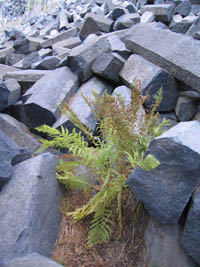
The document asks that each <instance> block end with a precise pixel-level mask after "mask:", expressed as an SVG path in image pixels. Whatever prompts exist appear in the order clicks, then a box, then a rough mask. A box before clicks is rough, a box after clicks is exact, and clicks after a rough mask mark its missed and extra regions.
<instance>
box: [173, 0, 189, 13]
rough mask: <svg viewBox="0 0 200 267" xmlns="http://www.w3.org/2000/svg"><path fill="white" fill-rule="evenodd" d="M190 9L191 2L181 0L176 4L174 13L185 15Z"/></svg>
mask: <svg viewBox="0 0 200 267" xmlns="http://www.w3.org/2000/svg"><path fill="white" fill-rule="evenodd" d="M190 11H191V3H190V1H189V0H184V1H182V2H181V3H180V4H179V5H177V7H176V9H175V13H178V14H180V15H182V16H187V15H188V14H189V13H190Z"/></svg>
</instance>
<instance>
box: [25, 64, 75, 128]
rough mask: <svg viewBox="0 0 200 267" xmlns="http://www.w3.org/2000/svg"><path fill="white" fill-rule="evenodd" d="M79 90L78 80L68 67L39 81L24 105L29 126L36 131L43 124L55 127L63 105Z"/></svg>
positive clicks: (28, 92) (31, 89) (29, 92)
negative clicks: (54, 124)
mask: <svg viewBox="0 0 200 267" xmlns="http://www.w3.org/2000/svg"><path fill="white" fill-rule="evenodd" d="M47 79H48V81H47ZM77 89H78V78H77V76H76V75H74V74H73V73H72V72H71V71H70V69H69V68H67V67H63V68H59V69H57V70H54V71H53V72H52V73H51V74H50V75H48V77H44V78H43V79H41V80H39V81H38V83H35V84H34V85H33V87H32V88H30V91H27V94H26V96H27V95H28V94H30V95H31V96H30V97H29V98H28V100H27V101H26V102H25V105H24V109H25V114H26V117H27V120H28V125H27V126H28V127H29V128H30V129H31V130H32V131H34V129H35V127H37V126H40V125H42V124H47V125H50V126H51V125H53V123H54V122H55V121H56V119H58V118H59V116H60V114H61V110H60V109H61V108H62V107H63V104H65V102H66V101H67V99H69V98H70V97H71V96H72V95H73V94H74V93H75V92H76V90H77Z"/></svg>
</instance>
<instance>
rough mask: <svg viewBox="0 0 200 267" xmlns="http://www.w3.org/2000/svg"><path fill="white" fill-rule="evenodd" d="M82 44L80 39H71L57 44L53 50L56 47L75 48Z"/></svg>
mask: <svg viewBox="0 0 200 267" xmlns="http://www.w3.org/2000/svg"><path fill="white" fill-rule="evenodd" d="M80 44H81V40H80V38H79V37H71V38H68V39H66V40H63V41H60V42H57V43H56V44H55V45H53V46H52V48H53V49H54V47H64V48H74V47H76V46H78V45H80Z"/></svg>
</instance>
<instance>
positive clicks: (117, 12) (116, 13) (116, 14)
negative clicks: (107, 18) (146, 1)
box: [112, 7, 127, 20]
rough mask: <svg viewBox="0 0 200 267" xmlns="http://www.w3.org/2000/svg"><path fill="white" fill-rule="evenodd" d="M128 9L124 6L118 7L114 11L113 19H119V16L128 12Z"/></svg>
mask: <svg viewBox="0 0 200 267" xmlns="http://www.w3.org/2000/svg"><path fill="white" fill-rule="evenodd" d="M126 13H127V12H126V10H125V9H124V8H122V7H116V8H114V9H113V11H112V19H113V20H116V19H118V18H119V17H121V16H122V15H124V14H126Z"/></svg>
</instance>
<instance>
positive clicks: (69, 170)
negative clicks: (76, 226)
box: [37, 82, 168, 247]
mask: <svg viewBox="0 0 200 267" xmlns="http://www.w3.org/2000/svg"><path fill="white" fill-rule="evenodd" d="M140 92H141V88H140V83H139V82H138V83H137V84H136V86H135V87H132V88H131V101H130V104H129V105H126V104H125V101H124V99H123V98H122V97H121V96H120V95H116V96H112V95H109V94H108V93H107V92H105V93H104V94H103V95H102V97H99V96H98V95H97V94H95V93H94V97H95V100H94V101H92V100H90V99H88V98H86V97H84V96H83V98H84V99H85V101H86V102H87V104H88V105H89V106H90V108H91V109H92V111H93V112H94V114H95V117H96V119H97V121H98V127H99V129H98V130H99V133H100V136H93V135H92V132H91V131H90V129H89V128H87V127H86V126H85V125H83V124H82V123H81V122H80V120H79V118H78V117H77V116H76V114H75V113H74V112H73V111H72V110H71V109H70V106H69V105H68V106H66V108H65V111H66V112H67V113H68V117H70V120H71V121H72V122H73V123H74V125H75V126H77V127H78V128H79V129H80V130H81V131H82V132H84V133H85V134H86V135H87V136H88V139H89V140H90V141H91V142H92V143H93V146H91V147H89V146H88V143H87V142H86V141H85V140H84V138H83V136H82V135H81V131H80V132H76V131H75V129H74V130H73V131H72V133H69V131H68V130H67V129H64V128H63V127H61V131H59V130H57V129H54V128H51V127H49V126H47V125H43V126H40V127H38V128H37V130H38V131H41V132H44V133H47V134H48V135H49V136H50V137H51V140H50V141H49V140H41V141H42V143H43V149H44V148H47V147H49V146H52V147H54V148H58V149H59V148H67V149H68V151H69V153H71V154H72V155H73V158H72V160H68V161H62V160H61V161H60V164H59V165H58V167H57V178H58V180H59V181H60V182H61V183H63V184H64V185H65V186H66V187H68V188H70V189H72V190H82V189H83V190H85V191H87V192H90V194H91V198H90V199H89V201H88V202H87V203H86V204H85V205H83V206H82V207H81V208H78V209H76V210H74V211H72V212H67V215H68V216H72V217H73V218H74V219H75V220H76V221H80V220H82V219H84V218H86V217H88V216H89V215H91V216H89V218H92V220H91V224H90V230H89V233H88V243H87V245H88V247H92V246H94V245H96V244H99V243H103V242H107V241H109V238H110V235H111V233H112V229H113V227H112V226H113V224H114V222H115V218H116V217H117V219H118V224H119V230H120V233H121V232H122V227H123V220H122V204H123V203H122V201H123V195H124V193H125V192H126V191H127V190H128V189H127V185H126V179H127V177H128V175H129V174H130V173H131V171H132V170H133V169H134V168H135V167H137V166H139V167H141V168H143V169H145V170H147V171H149V170H150V169H151V168H156V167H157V166H158V165H159V161H157V160H156V159H155V158H154V156H152V155H148V156H147V157H145V156H144V155H145V154H144V153H145V151H146V149H147V147H148V145H149V143H150V141H151V140H153V139H154V138H155V137H156V136H158V135H160V134H161V132H162V128H163V126H165V125H166V124H168V122H167V121H166V120H163V122H162V123H161V124H160V125H158V123H157V116H158V114H156V113H155V111H156V108H157V107H158V105H159V104H160V102H161V98H162V97H161V90H160V91H159V92H158V94H157V95H156V96H155V103H154V105H153V107H152V108H151V110H148V111H147V112H146V113H144V112H143V111H142V105H143V103H144V101H145V100H146V98H147V97H148V96H146V97H143V96H141V94H140ZM79 166H85V168H86V169H87V170H88V173H89V172H90V173H92V176H93V181H89V180H88V177H87V176H88V173H86V174H85V175H84V174H82V175H77V171H76V170H77V168H78V167H79Z"/></svg>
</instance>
